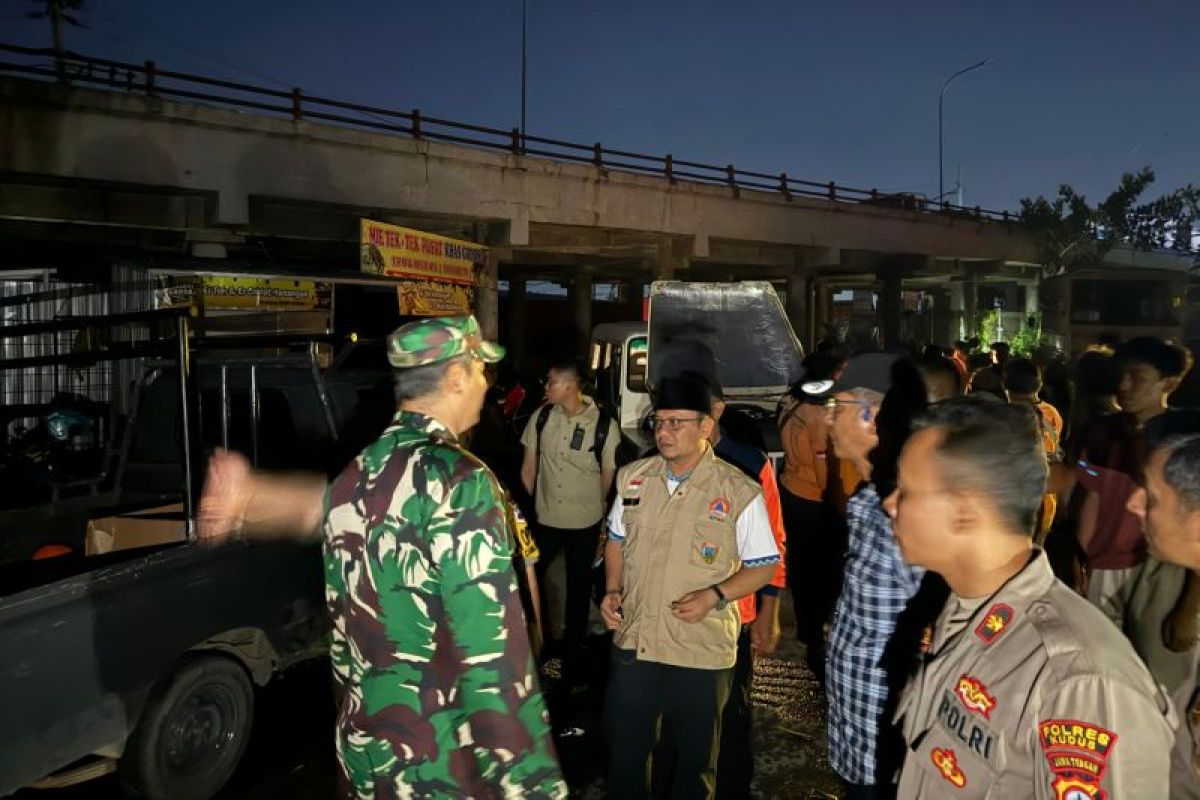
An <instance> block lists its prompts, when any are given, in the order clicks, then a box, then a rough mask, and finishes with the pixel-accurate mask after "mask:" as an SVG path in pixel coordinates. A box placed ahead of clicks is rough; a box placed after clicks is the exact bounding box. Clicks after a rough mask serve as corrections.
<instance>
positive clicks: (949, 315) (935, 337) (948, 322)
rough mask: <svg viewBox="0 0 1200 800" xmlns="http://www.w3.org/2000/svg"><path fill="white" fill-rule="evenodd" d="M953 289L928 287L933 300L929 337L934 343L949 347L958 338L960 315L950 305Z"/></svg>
mask: <svg viewBox="0 0 1200 800" xmlns="http://www.w3.org/2000/svg"><path fill="white" fill-rule="evenodd" d="M951 291H952V290H951V289H946V288H941V289H927V290H926V292H925V294H926V295H928V296H929V299H930V300H931V301H932V305H933V308H932V309H931V312H930V317H929V339H930V341H931V343H932V344H936V345H939V346H941V347H949V346H950V345H952V344H954V340H955V339H957V338H958V317H957V316H956V315H955V313H954V311H953V309H951V307H950V293H951Z"/></svg>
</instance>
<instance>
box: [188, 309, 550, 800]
mask: <svg viewBox="0 0 1200 800" xmlns="http://www.w3.org/2000/svg"><path fill="white" fill-rule="evenodd" d="M503 356H504V349H503V348H502V347H500V346H499V345H497V344H493V343H491V342H487V341H485V340H484V339H483V338H482V336H481V334H480V331H479V324H478V323H477V322H476V321H475V318H474V317H441V318H433V319H423V320H420V321H417V322H412V323H409V324H407V325H404V326H401V327H400V328H398V329H397V330H396V331H395V332H394V333H393V334H392V335H391V336H390V337H389V338H388V361H389V362H390V363H391V365H392V366H393V367H394V368H395V369H396V372H395V383H396V399H397V401H398V403H399V406H400V408H399V411H397V413H396V416H395V417H394V418H393V420H392V424H391V425H390V426H389V427H388V428H387V430H385V431H384V432H383V434H382V435H381V436H380V437H379V439H378V440H376V441H375V442H373V443H372V444H370V445H368V447H367V448H366V449H365V450H364V451H363V452H362V453H361V454H360V455H359V456H358V457H357V458H356V459H355V460H354V461H353V462H352V463H351V464H349V465H348V466H347V467H346V468H345V470H343V471H342V473H341V475H339V476H338V477H337V478H336V479H335V480H334V482H333V483H332V485H330V486H329V487H328V488H326V487H325V485H324V481H323V479H322V478H320V477H319V476H290V477H283V476H270V475H263V474H256V473H254V472H253V471H252V470H251V469H250V468H249V465H248V464H247V463H246V461H245V459H243V458H240V457H238V456H236V455H234V454H228V453H225V454H219V455H218V456H216V457H214V459H213V462H212V464H211V465H210V472H209V479H208V481H207V483H206V486H205V492H204V497H203V498H202V501H201V517H202V519H201V533H202V535H204V536H207V537H218V536H222V535H225V534H228V533H230V532H232V531H235V530H241V531H242V532H243V533H244V534H247V535H261V536H267V535H272V534H275V535H280V534H284V535H288V534H290V535H291V536H293V537H295V538H301V539H305V538H308V539H316V538H318V537H320V538H322V539H323V544H324V552H325V597H326V600H327V602H328V606H329V611H330V615H331V617H332V619H333V633H332V642H331V645H330V658H331V660H332V662H333V669H334V678H335V683H336V685H337V689H338V697H339V712H338V723H337V738H336V743H337V753H338V763H339V766H340V767H341V777H342V790H343V791H342V796H345V797H356V798H369V797H413V796H420V797H448V796H454V797H460V796H462V797H465V796H471V797H513V798H515V797H539V798H564V797H566V785H565V784H564V783H563V781H562V778H561V777H560V775H559V769H558V764H557V762H556V760H555V756H554V747H553V744H552V743H551V739H550V730H549V720H548V717H547V714H546V707H545V703H544V702H543V699H542V695H541V693H540V692H539V691H538V684H537V675H536V672H535V670H534V665H533V659H532V656H531V653H530V644H529V639H528V637H527V635H526V632H525V625H524V614H523V610H522V607H521V600H520V596H519V594H518V591H517V583H516V577H515V575H514V573H513V569H512V558H513V555H514V549H515V548H516V547H517V543H516V538H517V536H518V535H519V530H518V526H517V524H516V522H515V521H514V520H513V518H512V515H511V513H510V509H509V506H508V504H507V503H506V494H505V492H504V490H503V488H502V487H501V486H500V484H499V482H498V481H497V480H496V478H495V476H494V475H492V473H491V472H490V471H489V470H488V469H487V467H485V466H484V465H483V463H482V462H480V461H479V460H478V459H477V458H475V457H474V456H473V455H471V454H470V453H469V452H467V451H466V449H464V448H463V446H462V445H461V444H460V443H459V438H458V437H459V436H461V435H462V434H463V433H464V432H466V431H467V430H468V429H470V428H471V427H472V426H473V425H474V424H475V423H476V422H477V421H478V419H479V411H480V408H481V407H482V405H483V400H484V395H485V393H486V391H487V382H486V380H485V379H484V374H483V368H484V364H485V363H493V362H496V361H499V360H500V359H501V358H502V357H503Z"/></svg>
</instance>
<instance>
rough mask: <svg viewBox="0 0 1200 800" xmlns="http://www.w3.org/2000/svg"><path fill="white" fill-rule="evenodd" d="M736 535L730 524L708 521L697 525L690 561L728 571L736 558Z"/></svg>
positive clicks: (692, 539) (703, 566) (708, 567)
mask: <svg viewBox="0 0 1200 800" xmlns="http://www.w3.org/2000/svg"><path fill="white" fill-rule="evenodd" d="M735 542H736V536H735V535H734V532H733V526H732V525H730V524H723V523H713V522H706V523H702V524H700V525H697V526H696V530H695V532H694V533H693V534H692V538H691V543H690V551H691V552H690V559H689V560H690V562H691V564H692V566H693V567H699V568H700V569H705V570H712V571H714V572H717V571H721V570H725V571H728V569H729V563H730V561H731V560H732V559H736V558H737V555H736V553H734V552H732V551H733V550H734V548H735Z"/></svg>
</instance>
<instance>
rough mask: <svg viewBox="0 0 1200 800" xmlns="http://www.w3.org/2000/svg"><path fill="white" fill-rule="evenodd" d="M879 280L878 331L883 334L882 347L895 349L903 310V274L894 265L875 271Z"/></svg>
mask: <svg viewBox="0 0 1200 800" xmlns="http://www.w3.org/2000/svg"><path fill="white" fill-rule="evenodd" d="M876 277H877V278H878V279H879V281H880V284H881V285H880V290H879V312H880V313H879V316H880V325H879V330H880V333H882V334H883V347H884V349H886V350H895V349H897V348H899V347H900V345H901V341H900V338H901V328H902V320H901V315H902V313H903V311H904V297H903V289H904V274H903V272H902V271H901V270H900V269H899V268H898V267H897V266H895V265H892V266H890V267H887V268H885V269H884V270H882V271H880V272H878V273H876Z"/></svg>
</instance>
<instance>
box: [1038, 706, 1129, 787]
mask: <svg viewBox="0 0 1200 800" xmlns="http://www.w3.org/2000/svg"><path fill="white" fill-rule="evenodd" d="M1038 739H1039V743H1040V744H1041V746H1042V752H1043V753H1044V754H1045V756H1046V761H1047V762H1049V765H1050V771H1051V772H1053V773H1054V779H1053V781H1052V783H1051V784H1050V786H1051V788H1052V789H1054V797H1055V800H1104V798H1105V792H1104V790H1102V789H1101V788H1100V780H1101V779H1102V778H1103V777H1104V770H1105V768H1106V767H1107V766H1108V754H1109V752H1110V751H1111V750H1112V748H1113V747H1114V746H1115V745H1116V743H1117V735H1116V734H1115V733H1113V732H1112V731H1110V730H1106V729H1105V728H1101V727H1099V726H1097V725H1093V724H1091V723H1090V722H1080V721H1079V720H1073V719H1047V720H1043V721H1042V722H1039V723H1038Z"/></svg>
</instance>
